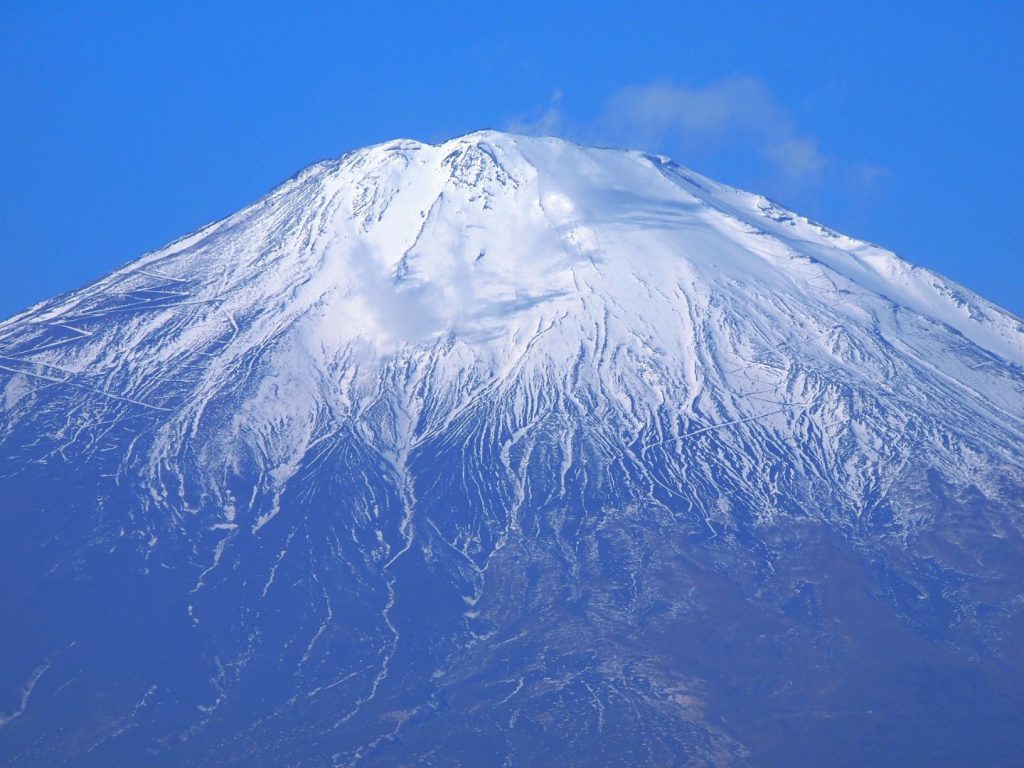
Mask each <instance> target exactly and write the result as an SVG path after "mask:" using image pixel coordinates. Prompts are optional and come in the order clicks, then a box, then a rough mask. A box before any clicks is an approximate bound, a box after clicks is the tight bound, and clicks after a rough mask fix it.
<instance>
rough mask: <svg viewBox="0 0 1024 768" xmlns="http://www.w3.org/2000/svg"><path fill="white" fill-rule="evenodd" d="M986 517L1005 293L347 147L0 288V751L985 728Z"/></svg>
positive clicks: (836, 747) (542, 143) (1019, 329)
mask: <svg viewBox="0 0 1024 768" xmlns="http://www.w3.org/2000/svg"><path fill="white" fill-rule="evenodd" d="M980 256H981V255H979V257H980ZM1022 532H1024V323H1022V321H1021V319H1020V318H1017V317H1015V316H1013V315H1012V314H1010V313H1009V312H1006V311H1005V310H1002V309H1000V308H999V307H997V306H994V305H993V304H991V303H989V302H987V301H985V300H984V299H982V298H981V297H979V296H977V295H975V294H973V293H972V292H971V291H969V290H967V289H966V288H964V287H962V286H959V285H957V284H956V283H953V282H951V281H949V280H946V279H944V278H942V277H940V276H938V275H936V274H934V273H932V272H929V271H928V270H925V269H921V268H918V267H914V266H911V265H909V264H907V263H906V262H904V261H902V260H900V259H899V258H897V257H896V256H895V255H893V254H892V253H890V252H888V251H885V250H883V249H882V248H880V247H877V246H875V245H871V244H869V243H865V242H862V241H858V240H855V239H853V238H850V237H846V236H844V235H841V234H838V233H836V232H833V231H831V230H829V229H827V228H825V227H822V226H820V225H818V224H815V223H814V222H811V221H809V220H807V219H806V218H803V217H801V216H798V215H796V214H794V213H792V212H790V211H787V210H785V209H783V208H781V207H780V206H778V205H776V204H774V203H772V202H771V201H769V200H767V199H765V198H764V197H759V196H757V195H753V194H748V193H746V192H742V191H739V190H736V189H733V188H730V187H727V186H724V185H721V184H718V183H715V182H713V181H711V180H709V179H707V178H704V177H703V176H700V175H698V174H695V173H693V172H691V171H689V170H687V169H685V168H682V167H680V166H678V165H676V164H674V163H673V162H671V161H670V160H668V159H667V158H664V157H655V156H650V155H645V154H641V153H637V152H624V151H618V150H608V149H589V148H583V147H579V146H576V145H574V144H571V143H568V142H566V141H562V140H558V139H547V138H527V137H522V136H513V135H507V134H502V133H496V132H490V131H485V132H480V133H474V134H471V135H468V136H465V137H462V138H458V139H454V140H452V141H449V142H446V143H444V144H440V145H428V144H422V143H419V142H415V141H395V142H390V143H386V144H381V145H378V146H374V147H369V148H366V149H362V150H358V151H355V152H352V153H350V154H347V155H345V156H344V157H342V158H340V159H337V160H331V161H326V162H321V163H318V164H315V165H313V166H310V167H309V168H307V169H306V170H304V171H302V172H301V173H299V174H298V175H297V176H295V177H294V178H292V179H291V180H289V181H287V182H285V183H284V184H283V185H281V186H280V187H278V188H277V189H275V190H274V191H272V192H271V193H270V194H268V195H267V196H266V197H264V198H263V199H261V200H259V201H258V202H256V203H255V204H253V205H251V206H249V207H248V208H245V209H244V210H242V211H240V212H239V213H237V214H235V215H233V216H230V217H228V218H226V219H224V220H223V221H219V222H217V223H214V224H211V225H209V226H207V227H204V228H203V229H201V230H199V231H198V232H196V233H194V234H191V235H189V236H187V237H185V238H183V239H181V240H179V241H177V242H174V243H172V244H170V245H168V246H167V247H165V248H163V249H161V250H159V251H156V252H154V253H150V254H148V255H146V256H143V257H142V258H140V259H138V260H137V261H134V262H132V263H130V264H128V265H127V266H125V267H124V268H122V269H120V270H118V271H116V272H114V273H113V274H111V275H109V276H108V277H106V278H104V279H102V280H100V281H98V282H96V283H94V284H92V285H90V286H88V287H86V288H83V289H81V290H79V291H75V292H72V293H70V294H67V295H64V296H61V297H58V298H56V299H53V300H50V301H46V302H43V303H41V304H39V305H37V306H35V307H32V308H31V309H29V310H28V311H26V312H24V313H22V314H20V315H18V316H16V317H13V318H11V319H10V320H8V321H6V322H5V323H3V324H0V555H2V556H0V584H2V585H3V586H2V593H0V617H2V624H0V626H2V627H3V628H4V633H3V634H4V642H3V646H4V648H3V653H2V654H0V762H2V763H3V764H4V765H6V766H12V767H13V766H64V765H67V766H174V767H175V768H180V767H181V766H211V765H218V766H224V765H244V766H311V767H312V766H349V765H351V766H472V767H477V766H546V765H559V766H605V765H607V766H669V765H674V766H702V765H707V766H712V765H713V766H730V765H735V766H747V765H749V766H800V765H808V766H812V765H822V764H828V765H834V766H841V765H850V766H853V765H875V766H881V765H894V766H895V765H908V764H913V765H930V766H938V765H965V766H966V765H971V766H980V765H1019V764H1020V760H1021V759H1022V756H1024V539H1022Z"/></svg>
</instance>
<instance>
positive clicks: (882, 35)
mask: <svg viewBox="0 0 1024 768" xmlns="http://www.w3.org/2000/svg"><path fill="white" fill-rule="evenodd" d="M359 5H360V7H359V8H358V9H354V6H355V4H349V3H330V4H328V3H322V4H312V3H301V2H290V3H275V4H270V3H255V2H252V3H233V2H220V3H210V4H198V3H197V4H192V3H181V2H176V3H164V4H157V3H118V4H114V3H66V2H65V3H45V2H11V0H7V2H5V3H4V4H3V9H2V11H0V99H2V104H3V106H2V114H0V179H2V192H0V226H2V229H3V237H2V239H0V248H2V253H0V264H2V265H3V266H2V273H0V277H2V279H0V316H3V317H5V316H8V315H10V314H12V313H14V312H15V311H17V310H19V309H21V308H24V307H26V306H28V305H29V304H31V303H34V302H35V301H37V300H39V299H42V298H44V297H47V296H49V295H52V294H55V293H58V292H62V291H65V290H69V289H72V288H75V287H78V286H80V285H82V284H84V283H86V282H88V281H90V280H92V279H94V278H97V277H99V276H101V275H103V274H105V273H106V272H108V271H110V270H111V269H113V268H114V267H116V266H118V265H120V264H122V263H124V262H126V261H128V260H130V259H132V258H134V257H135V256H138V255H141V254H142V253H143V252H145V251H147V250H151V249H153V248H156V247H158V246H160V245H162V244H163V243H165V242H167V241H169V240H171V239H173V238H175V237H178V236H179V235H182V234H184V233H186V232H188V231H190V230H193V229H195V228H197V227H199V226H200V225H202V224H204V223H206V222H207V221H210V220H213V219H216V218H219V217H221V216H224V215H226V214H228V213H231V212H232V211H234V210H236V209H238V208H240V207H241V206H243V205H244V204H246V203H247V202H250V201H252V200H253V199H255V198H257V197H259V196H260V195H262V194H263V193H264V192H266V191H267V190H268V189H270V188H271V187H272V186H274V185H275V184H276V183H278V182H279V181H282V180H283V179H285V178H286V177H288V176H290V175H291V174H292V173H294V172H295V171H296V170H298V169H299V168H301V167H303V166H305V165H308V164H309V163H310V162H313V161H314V160H317V159H320V158H323V157H329V156H335V155H339V154H341V153H343V152H345V151H346V150H349V149H352V148H355V147H358V146H362V145H364V144H369V143H375V142H379V141H383V140H386V139H390V138H395V137H399V136H402V137H412V138H418V139H422V140H428V141H432V140H440V139H444V138H447V137H450V136H453V135H457V134H460V133H465V132H468V131H471V130H474V129H477V128H482V127H492V128H516V129H519V130H526V131H538V132H544V131H549V132H554V133H559V134H562V135H566V136H569V137H570V138H575V139H577V140H581V141H588V142H599V143H614V144H624V145H630V146H636V147H640V148H645V149H650V150H654V151H660V152H663V153H665V154H670V155H672V156H673V157H674V158H675V159H676V160H677V161H678V162H680V163H682V164H684V165H689V166H691V167H693V168H695V169H696V170H698V171H700V172H703V173H706V174H708V175H710V176H712V177H714V178H717V179H719V180H721V181H725V182H729V183H732V184H736V185H738V186H741V187H745V188H748V189H751V190H753V191H757V192H763V193H765V194H768V195H769V196H771V197H774V198H775V199H777V200H779V201H780V202H782V203H783V204H785V205H787V206H789V207H792V208H795V209H796V210H798V211H799V212H801V213H805V214H808V215H810V216H812V217H814V218H817V219H819V220H821V221H823V222H824V223H826V224H828V225H830V226H832V227H834V228H836V229H839V230H841V231H844V232H847V233H849V234H852V235H856V236H859V237H863V238H866V239H869V240H872V241H875V242H878V243H881V244H883V245H885V246H887V247H889V248H892V249H893V250H895V251H897V252H898V253H899V254H900V255H902V256H903V257H904V258H907V259H909V260H911V261H913V262H915V263H918V264H922V265H925V266H928V267H931V268H933V269H936V270H938V271H940V272H942V273H944V274H946V275H949V276H950V277H953V278H954V279H956V280H959V281H960V282H962V283H964V284H966V285H967V286H969V287H970V288H973V289H975V290H976V291H978V292H980V293H981V294H983V295H985V296H987V297H989V298H991V299H993V300H995V301H997V302H999V303H1001V304H1003V305H1004V306H1006V307H1007V308H1009V309H1011V310H1013V311H1015V312H1016V313H1018V314H1022V315H1024V246H1022V240H1024V236H1022V233H1021V224H1022V221H1024V217H1022V210H1024V193H1022V189H1024V151H1022V141H1024V130H1022V118H1024V84H1022V81H1024V3H1020V2H1012V3H1011V2H1006V3H997V2H974V3H968V2H963V3H950V2H941V1H940V2H929V3H920V4H915V3H909V2H908V3H892V2H878V3H875V2H851V3H842V2H830V3H811V2H808V3H756V4H753V3H746V2H735V3H731V2H723V1H722V0H719V1H718V2H706V3H705V2H699V3H686V2H679V1H677V2H670V3H644V2H639V1H637V2H630V3H621V4H612V3H604V4H602V3H599V2H588V3H561V4H554V3H529V2H516V3H501V2H491V3H464V4H463V3H455V2H450V3H437V4H428V3H411V2H410V3H404V4H402V3H400V4H396V5H386V4H372V3H362V4H359ZM431 6H436V7H431ZM553 6H557V7H553Z"/></svg>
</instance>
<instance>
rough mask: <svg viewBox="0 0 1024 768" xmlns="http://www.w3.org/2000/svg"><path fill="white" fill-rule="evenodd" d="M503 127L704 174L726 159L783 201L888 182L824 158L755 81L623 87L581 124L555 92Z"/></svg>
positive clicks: (870, 170) (877, 172)
mask: <svg viewBox="0 0 1024 768" xmlns="http://www.w3.org/2000/svg"><path fill="white" fill-rule="evenodd" d="M507 127H508V129H509V130H511V131H514V132H517V133H525V134H530V135H560V136H566V137H567V138H571V139H575V140H577V141H580V142H583V143H589V144H602V145H605V146H620V147H630V148H634V149H642V150H645V151H650V152H663V153H665V154H668V155H671V156H672V157H673V158H674V159H676V160H678V161H679V162H681V163H683V164H687V165H694V166H696V167H697V168H698V169H700V170H703V169H705V166H710V168H708V169H707V170H709V171H710V170H712V169H713V168H714V166H715V165H716V164H717V163H716V161H719V160H722V159H731V160H733V161H734V162H732V163H730V165H731V166H733V167H742V168H744V169H745V171H744V172H743V173H742V175H741V178H737V179H730V180H731V181H734V182H735V183H747V184H751V185H754V186H755V187H758V188H764V191H767V192H769V193H773V194H778V195H781V196H783V197H788V196H796V195H800V194H801V193H804V192H807V191H811V190H814V189H815V188H817V187H819V186H820V185H821V184H822V182H823V181H825V180H826V179H828V180H831V181H835V182H837V183H839V184H840V185H841V186H842V187H844V188H849V187H854V186H855V187H857V188H858V189H861V190H863V189H864V188H865V187H868V186H870V185H872V184H874V183H876V182H877V181H878V180H881V179H883V178H884V177H885V176H886V175H887V172H886V171H885V169H883V168H879V167H878V166H868V165H861V164H856V163H847V162H843V161H841V160H839V159H838V158H835V157H833V156H831V155H829V154H827V153H826V152H825V151H824V150H822V148H821V146H820V143H819V142H818V140H817V139H816V138H815V137H813V136H810V135H808V134H807V133H806V132H804V131H801V130H800V127H799V126H798V125H797V121H796V120H795V118H794V117H793V115H792V114H791V113H790V111H789V110H788V109H786V107H785V106H784V105H783V104H782V102H781V101H779V99H778V98H777V97H776V96H775V95H774V94H773V93H772V92H771V90H770V89H769V88H768V87H767V86H766V85H765V84H764V83H763V82H762V81H761V80H759V79H757V78H754V77H733V78H727V79H724V80H717V81H714V82H712V83H709V84H707V85H704V86H690V85H677V84H673V83H655V84H651V85H643V86H631V87H628V88H623V89H621V90H619V91H617V92H616V93H614V94H612V96H611V97H610V98H608V99H607V101H606V102H605V103H604V106H603V107H602V108H601V110H600V111H599V113H598V114H597V116H596V117H594V118H593V119H592V120H589V121H584V122H582V123H574V122H571V121H570V120H569V119H568V118H567V116H566V113H565V111H564V109H563V106H562V93H561V91H556V92H555V94H554V96H553V97H552V98H551V100H550V102H549V103H548V104H547V105H546V106H545V107H544V108H543V109H541V110H537V111H536V112H535V113H533V114H532V115H526V116H520V117H519V118H517V119H515V120H513V121H511V122H510V123H509V124H508V126H507ZM744 177H745V178H744ZM723 180H725V179H723Z"/></svg>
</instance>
